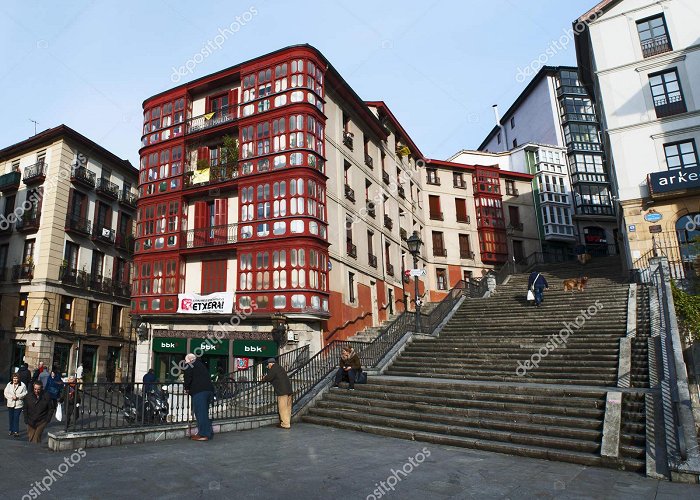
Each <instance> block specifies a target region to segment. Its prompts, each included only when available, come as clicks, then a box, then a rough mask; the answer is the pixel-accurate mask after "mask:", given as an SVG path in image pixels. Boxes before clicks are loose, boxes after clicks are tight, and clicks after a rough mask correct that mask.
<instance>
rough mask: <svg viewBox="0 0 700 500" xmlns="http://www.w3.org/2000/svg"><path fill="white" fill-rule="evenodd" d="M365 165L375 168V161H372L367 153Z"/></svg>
mask: <svg viewBox="0 0 700 500" xmlns="http://www.w3.org/2000/svg"><path fill="white" fill-rule="evenodd" d="M365 165H367V166H368V167H369V168H374V160H372V157H371V156H370V155H368V154H367V153H365Z"/></svg>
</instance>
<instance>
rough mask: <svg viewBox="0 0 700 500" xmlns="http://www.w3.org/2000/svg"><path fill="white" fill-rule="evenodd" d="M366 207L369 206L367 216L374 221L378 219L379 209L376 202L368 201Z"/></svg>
mask: <svg viewBox="0 0 700 500" xmlns="http://www.w3.org/2000/svg"><path fill="white" fill-rule="evenodd" d="M366 206H367V215H369V216H370V217H372V218H373V219H374V218H376V217H377V209H376V207H375V206H374V202H372V201H369V200H367V201H366Z"/></svg>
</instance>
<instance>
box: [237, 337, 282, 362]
mask: <svg viewBox="0 0 700 500" xmlns="http://www.w3.org/2000/svg"><path fill="white" fill-rule="evenodd" d="M233 355H234V356H241V357H245V358H274V357H275V356H277V343H276V342H274V341H272V340H234V341H233Z"/></svg>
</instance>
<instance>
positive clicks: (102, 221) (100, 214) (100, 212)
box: [95, 202, 112, 236]
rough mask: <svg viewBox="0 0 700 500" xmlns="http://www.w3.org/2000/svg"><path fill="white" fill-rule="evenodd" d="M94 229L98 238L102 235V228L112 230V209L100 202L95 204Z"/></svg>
mask: <svg viewBox="0 0 700 500" xmlns="http://www.w3.org/2000/svg"><path fill="white" fill-rule="evenodd" d="M95 227H96V228H97V234H98V235H99V236H101V235H102V228H106V229H112V209H111V208H110V207H108V206H107V205H106V204H104V203H102V202H97V214H95Z"/></svg>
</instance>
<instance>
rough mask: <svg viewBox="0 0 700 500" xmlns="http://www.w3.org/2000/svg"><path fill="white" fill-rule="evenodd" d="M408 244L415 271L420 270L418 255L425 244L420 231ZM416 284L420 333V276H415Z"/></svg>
mask: <svg viewBox="0 0 700 500" xmlns="http://www.w3.org/2000/svg"><path fill="white" fill-rule="evenodd" d="M406 244H407V245H408V251H409V252H411V255H413V269H418V255H420V246H421V245H422V244H423V242H422V241H421V239H420V236H419V235H418V231H413V234H412V235H411V236H409V237H408V239H407V240H406ZM414 280H415V284H416V295H415V302H416V331H415V333H419V332H420V331H421V324H420V306H421V300H420V298H419V297H418V275H416V276H414Z"/></svg>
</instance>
